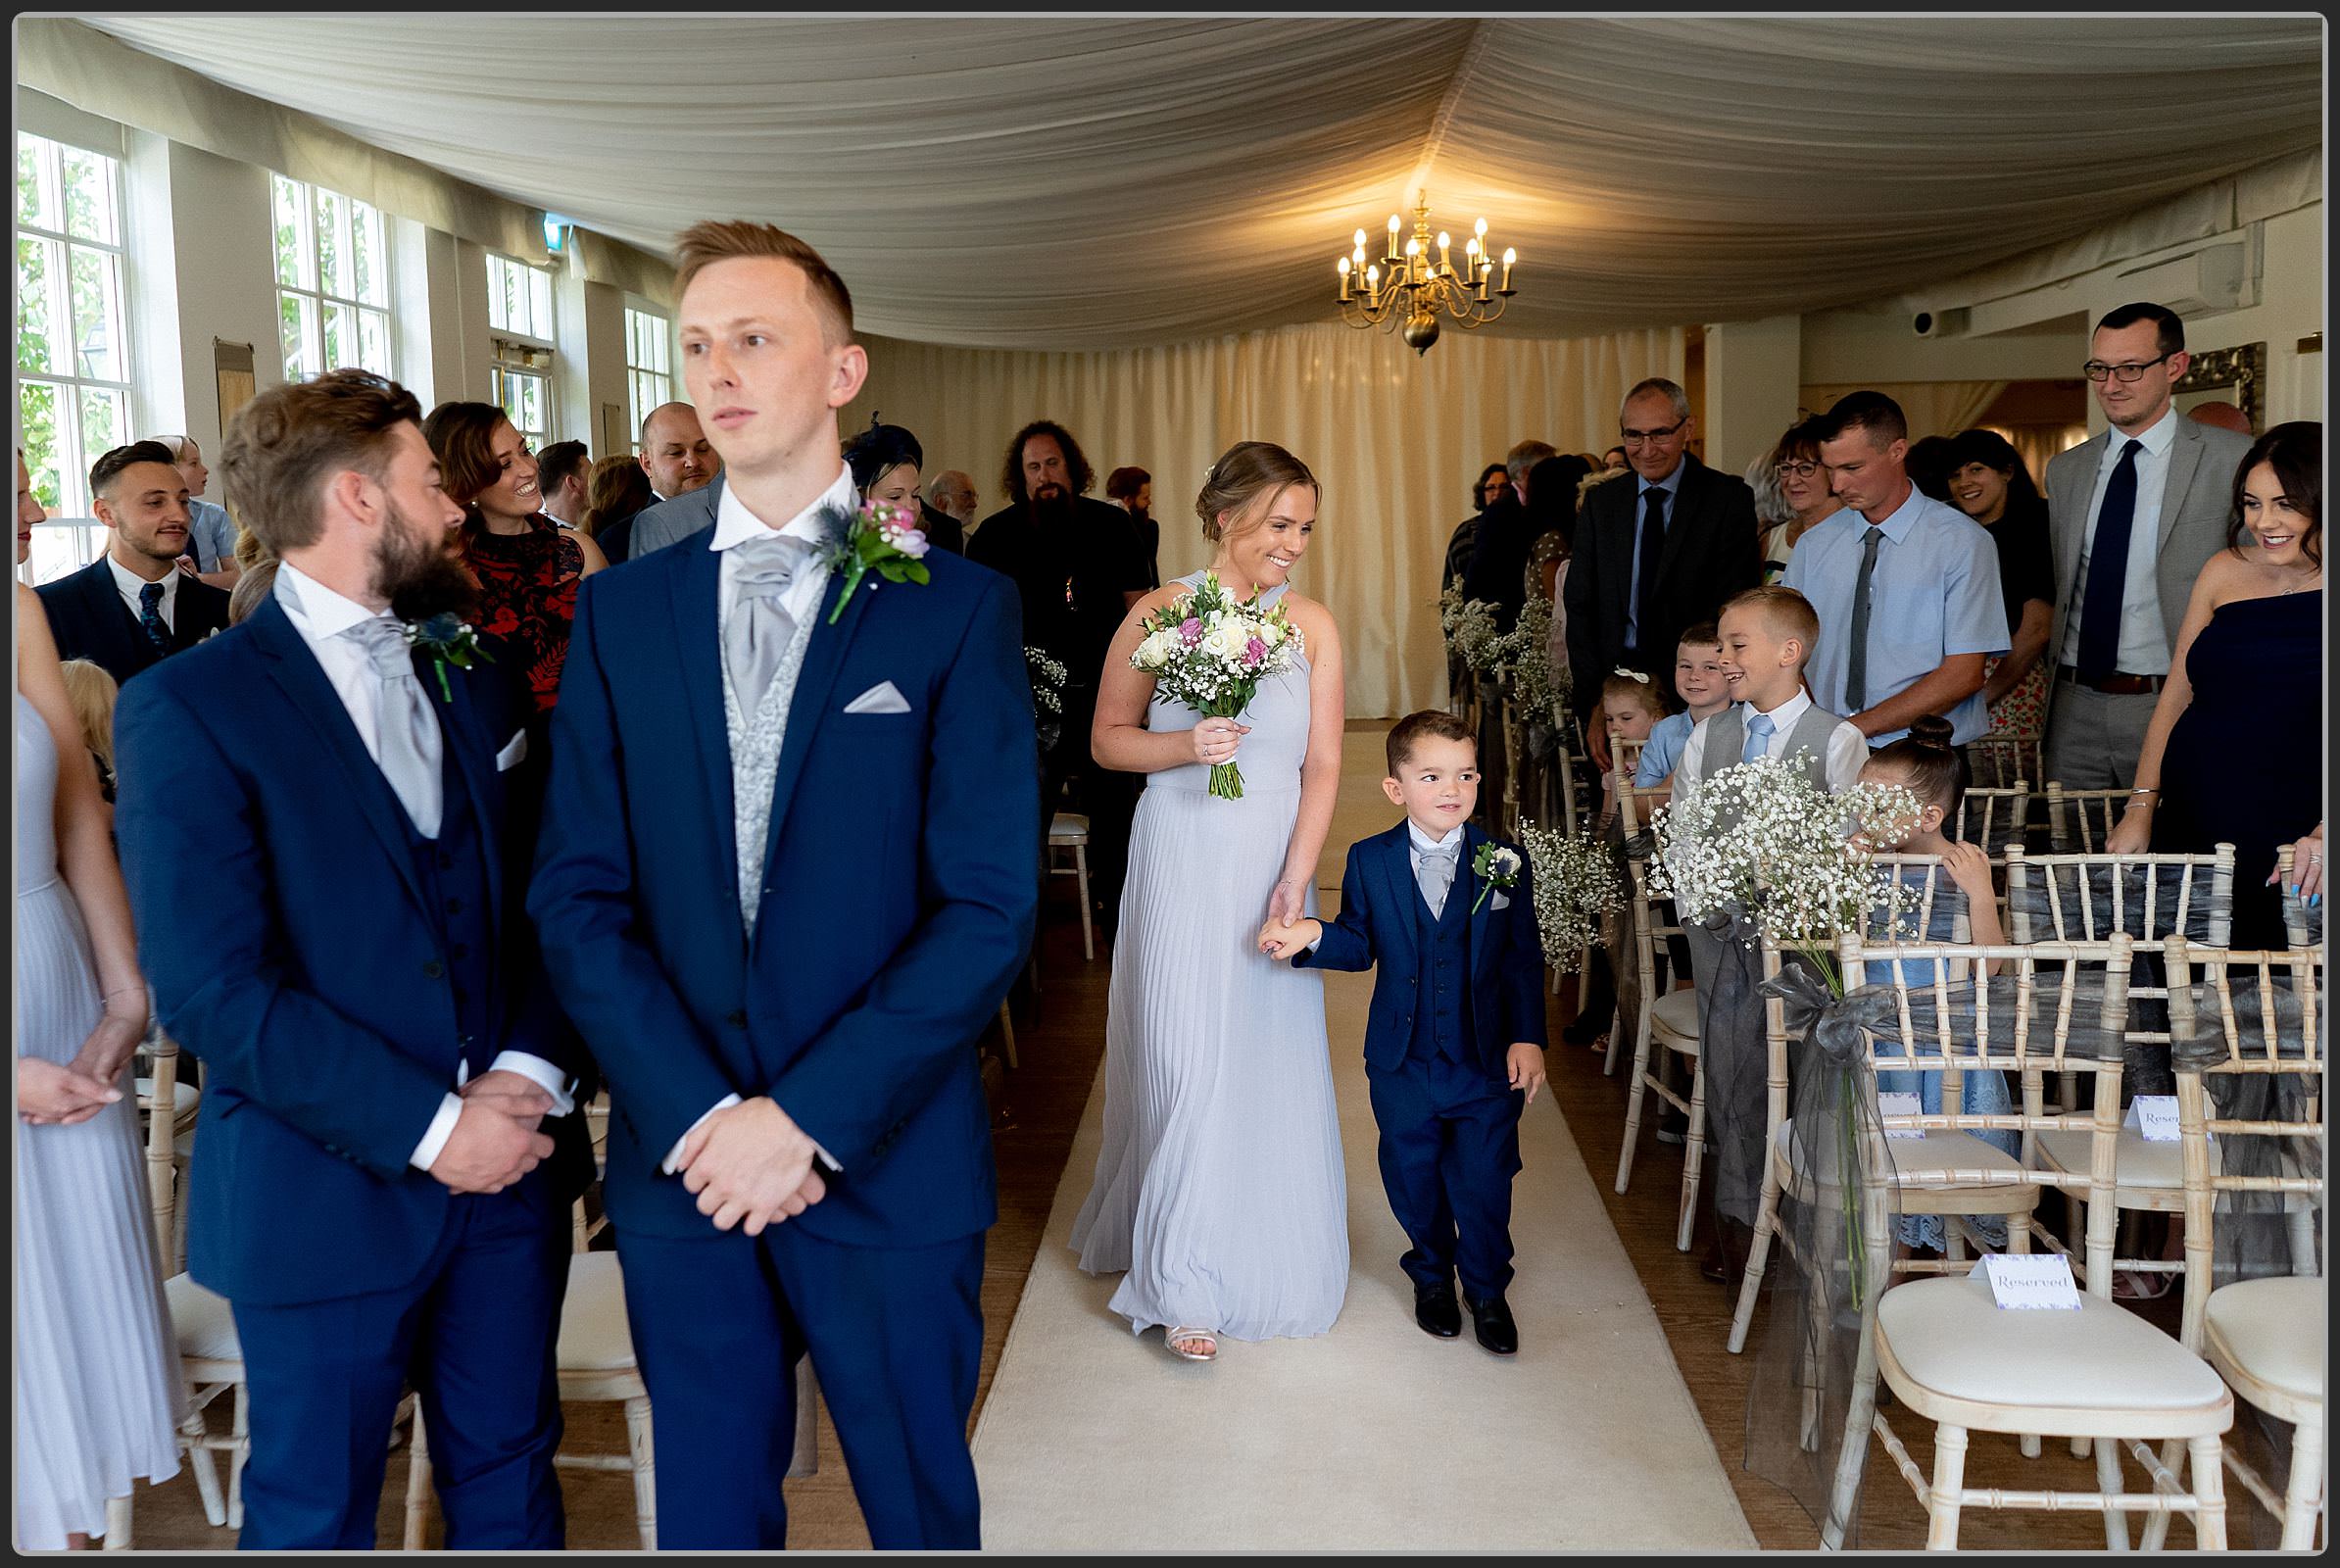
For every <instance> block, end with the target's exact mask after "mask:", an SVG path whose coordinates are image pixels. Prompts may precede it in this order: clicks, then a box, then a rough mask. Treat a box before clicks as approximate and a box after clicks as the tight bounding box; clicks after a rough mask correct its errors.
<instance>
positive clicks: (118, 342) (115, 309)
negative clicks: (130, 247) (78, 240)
mask: <svg viewBox="0 0 2340 1568" xmlns="http://www.w3.org/2000/svg"><path fill="white" fill-rule="evenodd" d="M72 268H73V349H74V358H75V361H76V363H77V364H78V365H79V367H80V373H81V374H82V375H85V376H89V377H90V378H92V379H93V380H99V381H126V380H128V379H129V373H128V371H126V370H125V369H124V368H122V258H121V257H120V256H117V255H115V254H114V253H113V252H111V251H89V250H83V249H82V248H81V247H80V246H78V245H76V246H74V247H73V250H72Z"/></svg>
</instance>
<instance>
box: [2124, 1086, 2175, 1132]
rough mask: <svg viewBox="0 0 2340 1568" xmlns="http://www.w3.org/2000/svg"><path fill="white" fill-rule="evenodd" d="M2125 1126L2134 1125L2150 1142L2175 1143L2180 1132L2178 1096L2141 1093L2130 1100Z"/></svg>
mask: <svg viewBox="0 0 2340 1568" xmlns="http://www.w3.org/2000/svg"><path fill="white" fill-rule="evenodd" d="M2121 1125H2122V1126H2123V1127H2134V1128H2135V1129H2137V1131H2138V1132H2140V1133H2142V1134H2144V1135H2145V1141H2146V1142H2147V1143H2149V1144H2174V1143H2176V1142H2177V1140H2178V1138H2179V1136H2180V1134H2179V1132H2178V1128H2177V1097H2176V1096H2175V1095H2139V1096H2137V1097H2136V1099H2134V1100H2132V1101H2130V1102H2129V1103H2128V1115H2127V1116H2126V1117H2125V1118H2124V1119H2123V1120H2122V1121H2121Z"/></svg>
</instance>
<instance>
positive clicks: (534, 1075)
mask: <svg viewBox="0 0 2340 1568" xmlns="http://www.w3.org/2000/svg"><path fill="white" fill-rule="evenodd" d="M488 1071H490V1072H516V1073H518V1074H519V1075H520V1076H521V1077H523V1078H525V1079H527V1080H528V1081H529V1082H530V1083H533V1084H535V1085H536V1086H537V1087H538V1088H540V1089H542V1090H543V1091H544V1092H545V1093H546V1094H548V1095H551V1096H552V1097H553V1108H552V1109H551V1110H549V1111H547V1112H546V1114H547V1115H550V1116H565V1115H567V1114H569V1112H571V1111H573V1110H575V1109H576V1108H577V1103H576V1101H575V1100H573V1099H571V1098H570V1096H569V1089H570V1088H571V1086H572V1080H570V1079H569V1078H568V1077H567V1076H566V1075H565V1074H563V1073H562V1072H561V1069H560V1068H558V1067H556V1066H554V1065H553V1064H552V1063H551V1062H549V1061H547V1060H545V1059H544V1057H542V1056H532V1055H530V1054H528V1053H527V1052H525V1051H499V1052H498V1053H496V1059H495V1060H494V1061H493V1062H492V1063H490V1064H489V1066H488Z"/></svg>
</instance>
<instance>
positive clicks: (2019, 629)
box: [1950, 429, 2056, 735]
mask: <svg viewBox="0 0 2340 1568" xmlns="http://www.w3.org/2000/svg"><path fill="white" fill-rule="evenodd" d="M1950 503H1951V505H1952V506H1955V507H1956V508H1958V510H1959V511H1961V512H1963V513H1965V514H1966V515H1968V516H1970V517H1972V518H1974V520H1975V521H1976V522H1978V523H1980V524H1982V526H1984V527H1985V528H1988V529H1989V530H1990V536H1991V540H1992V542H1993V543H1995V544H1997V545H1998V547H1999V597H2000V598H2001V599H2003V600H2004V601H2005V602H2006V606H2007V632H2008V639H2009V641H2010V642H2011V643H2012V644H2013V646H2012V648H2011V649H2010V650H2009V651H2008V653H2007V654H2006V655H2005V656H2004V657H2001V658H1994V659H1992V660H1991V661H1990V662H1988V663H1986V664H1984V665H1983V666H1982V701H1983V703H1984V705H1985V706H1987V707H1988V708H1989V710H1990V728H1991V733H1992V734H1994V735H2037V734H2039V733H2040V731H2041V729H2042V728H2043V727H2044V726H2045V724H2046V722H2047V687H2048V681H2047V665H2046V664H2045V663H2044V662H2042V661H2041V659H2040V657H2039V656H2040V655H2042V654H2044V653H2046V652H2047V642H2048V627H2049V624H2050V623H2051V622H2052V621H2053V620H2054V619H2055V617H2056V563H2055V559H2054V557H2053V556H2052V555H2051V554H2050V553H2049V551H2048V516H2047V502H2046V501H2045V500H2044V499H2042V498H2041V496H2040V494H2039V487H2038V486H2037V485H2034V484H2033V483H2032V482H2031V470H2030V469H2029V468H2027V467H2025V466H2023V454H2021V453H2020V452H2018V451H2016V450H2015V447H2014V446H2013V444H2012V443H2010V442H2009V441H2008V439H2007V438H2006V437H2005V436H2003V435H2001V434H1999V432H1998V431H1996V430H1981V429H1976V430H1961V431H1960V432H1959V433H1958V434H1957V435H1955V436H1953V437H1951V440H1950Z"/></svg>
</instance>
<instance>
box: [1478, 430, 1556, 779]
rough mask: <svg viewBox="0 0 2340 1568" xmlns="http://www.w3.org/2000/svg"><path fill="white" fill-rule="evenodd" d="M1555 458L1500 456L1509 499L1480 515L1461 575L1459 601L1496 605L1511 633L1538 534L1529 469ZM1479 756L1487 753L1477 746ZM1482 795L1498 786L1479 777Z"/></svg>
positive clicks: (1523, 449)
mask: <svg viewBox="0 0 2340 1568" xmlns="http://www.w3.org/2000/svg"><path fill="white" fill-rule="evenodd" d="M1559 455H1560V454H1559V452H1558V451H1557V450H1556V449H1555V448H1554V447H1553V446H1552V444H1551V443H1550V442H1549V441H1534V440H1530V441H1522V442H1521V443H1519V445H1517V446H1515V447H1513V448H1512V449H1511V450H1510V451H1509V452H1507V453H1505V454H1504V455H1503V468H1504V471H1505V472H1506V473H1507V474H1509V475H1510V477H1511V496H1510V499H1508V500H1505V501H1498V502H1496V503H1495V504H1494V505H1493V506H1490V507H1488V508H1487V511H1485V512H1483V513H1481V514H1480V515H1479V532H1478V536H1477V538H1476V540H1475V542H1474V543H1473V544H1472V546H1471V564H1470V566H1469V567H1468V568H1467V569H1466V570H1465V571H1464V573H1463V597H1464V598H1465V599H1479V600H1484V601H1486V602H1487V604H1490V605H1492V606H1494V607H1495V626H1496V628H1497V629H1498V630H1501V631H1509V630H1511V623H1512V622H1513V621H1515V620H1517V619H1519V614H1520V607H1521V606H1522V605H1524V604H1526V603H1527V602H1528V558H1529V556H1530V555H1531V554H1532V553H1533V552H1534V550H1535V548H1536V534H1537V533H1538V532H1540V531H1541V530H1540V528H1539V526H1538V522H1537V519H1536V517H1534V516H1532V515H1530V514H1529V512H1528V499H1529V490H1528V470H1529V469H1531V468H1533V467H1535V466H1536V465H1537V464H1538V463H1541V462H1542V461H1543V460H1544V459H1546V458H1556V457H1558V456H1559ZM1479 750H1480V755H1481V756H1482V757H1486V756H1487V755H1488V749H1487V746H1486V745H1484V744H1483V745H1481V747H1480V749H1479ZM1480 783H1481V786H1482V788H1481V793H1482V794H1485V795H1495V796H1500V795H1501V794H1502V793H1503V791H1502V788H1501V786H1500V784H1494V785H1489V784H1488V783H1487V775H1486V774H1485V773H1484V772H1483V773H1482V774H1481V775H1480Z"/></svg>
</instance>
